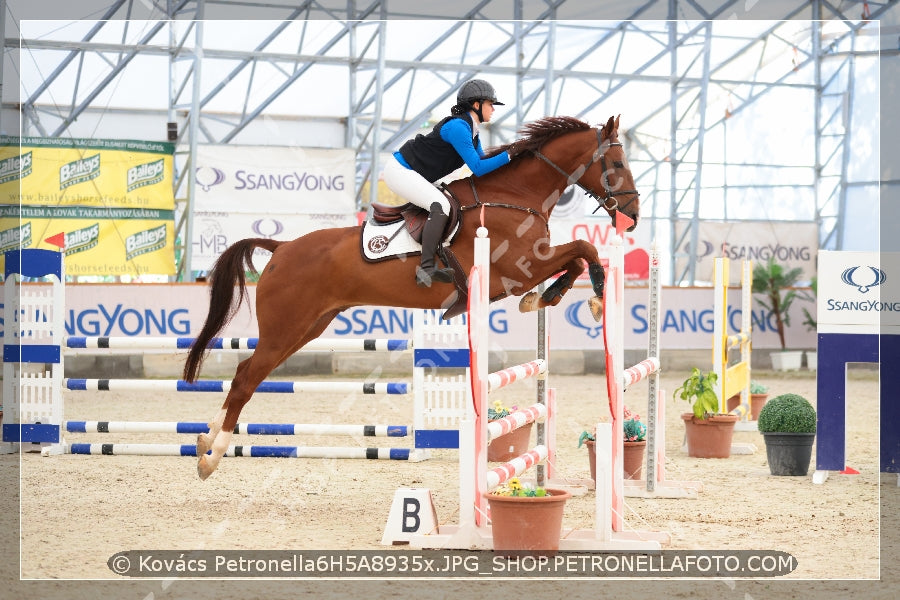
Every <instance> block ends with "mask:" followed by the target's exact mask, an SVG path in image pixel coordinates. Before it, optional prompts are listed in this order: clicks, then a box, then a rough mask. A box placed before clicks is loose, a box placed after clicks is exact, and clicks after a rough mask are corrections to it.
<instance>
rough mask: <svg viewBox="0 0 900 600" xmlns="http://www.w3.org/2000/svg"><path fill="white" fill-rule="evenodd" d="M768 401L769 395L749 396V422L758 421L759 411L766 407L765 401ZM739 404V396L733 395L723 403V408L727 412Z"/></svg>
mask: <svg viewBox="0 0 900 600" xmlns="http://www.w3.org/2000/svg"><path fill="white" fill-rule="evenodd" d="M768 399H769V394H768V393H766V394H750V420H751V421H758V420H759V411H761V410H762V407H763V406H765V405H766V400H768ZM740 404H741V395H740V394H735V395H734V396H732V397H731V398H729V399H728V400H727V401H726V402H725V407H726V409H727V410H728V412H731V411H733V410H734V409H735V408H737V407H738V406H739V405H740Z"/></svg>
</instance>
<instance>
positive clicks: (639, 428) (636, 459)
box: [578, 406, 647, 484]
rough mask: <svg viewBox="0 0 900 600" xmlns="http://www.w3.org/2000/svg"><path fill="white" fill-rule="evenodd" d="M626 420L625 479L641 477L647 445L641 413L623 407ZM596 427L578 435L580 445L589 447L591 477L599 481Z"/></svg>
mask: <svg viewBox="0 0 900 600" xmlns="http://www.w3.org/2000/svg"><path fill="white" fill-rule="evenodd" d="M623 415H624V417H625V422H624V423H623V424H622V429H623V431H622V433H623V446H624V448H623V452H622V476H623V477H624V478H625V479H640V478H641V474H642V470H643V468H644V449H645V448H646V447H647V439H646V438H647V426H646V425H644V423H643V422H642V421H641V420H640V419H641V417H640V415H636V414H633V413H632V412H631V411H630V410H628V407H627V406H626V407H623ZM595 441H596V429H595V430H593V431H592V432H590V433H588V432H587V431H582V432H581V435H580V436H579V437H578V447H579V448H581V446H582V445H584V446H586V447H587V449H588V462H589V464H590V467H591V479H593V480H594V482H595V484H596V481H597V455H596V454H595V452H596V450H595V449H594V442H595Z"/></svg>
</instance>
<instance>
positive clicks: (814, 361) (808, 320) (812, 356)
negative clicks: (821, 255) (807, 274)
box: [803, 277, 819, 371]
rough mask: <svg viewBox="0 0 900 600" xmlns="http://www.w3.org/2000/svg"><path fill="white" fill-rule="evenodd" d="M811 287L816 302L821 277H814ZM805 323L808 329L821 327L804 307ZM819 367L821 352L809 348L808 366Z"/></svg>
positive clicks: (807, 355)
mask: <svg viewBox="0 0 900 600" xmlns="http://www.w3.org/2000/svg"><path fill="white" fill-rule="evenodd" d="M809 287H810V289H811V290H812V300H813V303H815V300H816V298H817V297H818V295H819V278H818V277H813V278H812V279H811V280H810V282H809ZM803 324H804V325H806V329H807V331H817V330H818V328H819V323H818V321H816V319H815V318H814V317H813V316H812V314H811V313H810V312H809V309H807V308H806V307H803ZM818 367H819V353H818V352H817V351H816V350H807V351H806V368H807V369H809V370H810V371H815V370H816V369H818Z"/></svg>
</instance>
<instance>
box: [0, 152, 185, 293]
mask: <svg viewBox="0 0 900 600" xmlns="http://www.w3.org/2000/svg"><path fill="white" fill-rule="evenodd" d="M173 152H174V145H173V144H171V143H167V142H146V141H138V140H100V139H56V138H17V137H3V138H2V139H0V198H2V199H3V200H2V203H0V253H2V252H5V251H7V250H12V249H15V248H47V249H52V250H57V249H58V248H56V247H55V246H52V245H51V244H48V243H47V242H46V241H45V239H46V238H48V237H51V236H54V235H57V234H59V233H64V234H65V248H64V251H65V254H66V262H65V266H66V275H70V276H74V275H126V274H127V275H131V276H140V275H173V274H174V273H175V198H174V193H173V191H172V172H173V163H172V155H173ZM2 261H3V256H2V254H0V267H2Z"/></svg>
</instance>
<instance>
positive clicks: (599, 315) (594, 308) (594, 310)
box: [588, 296, 603, 323]
mask: <svg viewBox="0 0 900 600" xmlns="http://www.w3.org/2000/svg"><path fill="white" fill-rule="evenodd" d="M588 306H589V307H590V309H591V314H592V315H593V316H594V320H595V321H597V322H598V323H599V322H600V321H602V320H603V300H602V299H601V298H598V297H597V296H591V297H590V298H588Z"/></svg>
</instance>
